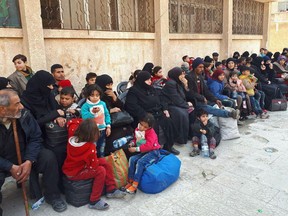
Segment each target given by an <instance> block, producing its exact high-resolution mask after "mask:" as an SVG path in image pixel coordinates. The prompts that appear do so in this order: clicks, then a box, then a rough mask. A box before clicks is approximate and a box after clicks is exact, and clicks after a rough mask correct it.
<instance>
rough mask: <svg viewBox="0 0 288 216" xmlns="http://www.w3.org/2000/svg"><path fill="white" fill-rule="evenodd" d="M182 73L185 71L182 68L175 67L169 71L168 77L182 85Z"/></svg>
mask: <svg viewBox="0 0 288 216" xmlns="http://www.w3.org/2000/svg"><path fill="white" fill-rule="evenodd" d="M182 72H183V70H182V69H181V68H180V67H174V68H172V69H171V70H169V71H168V77H169V78H170V79H172V80H174V81H176V82H177V83H178V84H180V85H182V82H181V81H180V80H179V76H180V75H181V74H182Z"/></svg>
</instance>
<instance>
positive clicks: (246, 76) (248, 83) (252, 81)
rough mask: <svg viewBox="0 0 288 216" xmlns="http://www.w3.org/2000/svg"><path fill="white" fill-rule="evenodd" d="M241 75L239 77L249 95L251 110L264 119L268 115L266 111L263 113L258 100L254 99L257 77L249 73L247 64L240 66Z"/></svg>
mask: <svg viewBox="0 0 288 216" xmlns="http://www.w3.org/2000/svg"><path fill="white" fill-rule="evenodd" d="M241 73H242V74H241V75H240V76H239V78H240V79H241V80H242V82H243V85H244V86H245V88H246V92H247V94H248V95H249V98H250V103H251V106H252V109H253V111H254V112H255V114H256V116H257V117H260V118H263V119H266V118H268V117H269V115H268V114H267V113H263V111H262V108H261V107H260V104H259V101H258V100H256V99H255V90H254V89H255V86H256V85H257V83H256V82H257V78H256V77H255V76H253V75H251V74H250V68H249V67H247V66H243V67H241Z"/></svg>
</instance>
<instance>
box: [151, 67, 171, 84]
mask: <svg viewBox="0 0 288 216" xmlns="http://www.w3.org/2000/svg"><path fill="white" fill-rule="evenodd" d="M151 81H152V85H153V86H154V87H156V88H161V89H162V88H163V86H164V85H165V82H166V81H167V79H166V78H165V77H164V75H163V71H162V67H160V66H155V67H154V68H153V71H152V77H151Z"/></svg>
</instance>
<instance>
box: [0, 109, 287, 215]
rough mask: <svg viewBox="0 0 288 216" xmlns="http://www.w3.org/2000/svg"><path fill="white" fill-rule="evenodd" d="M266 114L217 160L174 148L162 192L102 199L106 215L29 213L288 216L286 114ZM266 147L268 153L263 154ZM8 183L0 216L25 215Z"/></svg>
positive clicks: (45, 208) (220, 150)
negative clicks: (169, 181)
mask: <svg viewBox="0 0 288 216" xmlns="http://www.w3.org/2000/svg"><path fill="white" fill-rule="evenodd" d="M269 114H270V118H269V119H267V120H262V119H255V120H252V119H251V120H248V121H247V122H246V123H245V125H244V126H241V127H240V128H239V130H240V134H241V138H239V139H235V140H231V141H222V142H221V144H220V145H219V146H218V147H217V149H216V155H217V159H216V160H211V159H206V158H201V157H200V156H198V157H195V158H191V157H189V152H190V151H191V143H190V142H189V143H188V144H187V145H186V146H183V147H177V146H176V148H177V149H178V150H180V152H181V154H180V156H179V158H180V159H181V161H182V167H181V174H180V178H179V179H178V181H177V182H176V183H174V184H173V185H172V186H170V187H169V188H168V189H166V190H165V191H163V192H162V193H160V194H155V195H149V194H144V193H142V192H141V191H138V192H137V194H136V195H128V194H127V196H126V197H125V198H124V199H123V200H107V199H106V201H107V202H108V203H109V204H110V209H109V210H107V211H104V212H99V211H97V210H91V209H88V207H87V206H83V207H80V208H75V207H73V206H70V205H68V209H67V210H66V211H65V212H63V213H61V214H58V213H56V212H54V211H53V210H52V208H51V207H50V206H49V205H48V204H43V205H42V206H41V207H40V208H39V209H38V210H35V211H32V210H31V211H30V215H32V216H34V215H35V216H48V215H49V216H50V215H63V216H68V215H69V216H74V215H75V216H76V215H77V216H78V215H81V216H90V215H105V216H106V215H111V216H112V215H113V216H115V215H117V216H118V215H119V216H121V215H126V216H130V215H131V216H142V215H143V216H149V215H158V216H160V215H195V216H206V215H207V216H214V215H215V216H218V215H219V216H226V215H227V216H246V215H247V216H254V215H257V216H258V215H259V216H260V215H261V216H287V215H288V153H287V152H288V111H285V112H273V113H272V112H269ZM270 147H272V148H274V149H272V152H271V149H266V150H265V148H270ZM273 151H275V152H273ZM7 180H8V181H7ZM7 180H6V183H5V185H4V186H3V188H2V192H3V204H2V208H3V210H4V214H3V215H4V216H18V215H19V216H22V215H25V211H24V205H23V204H22V203H23V201H22V193H21V192H22V191H21V189H17V188H16V185H15V182H14V180H12V179H11V178H9V179H7Z"/></svg>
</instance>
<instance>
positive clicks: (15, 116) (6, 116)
mask: <svg viewBox="0 0 288 216" xmlns="http://www.w3.org/2000/svg"><path fill="white" fill-rule="evenodd" d="M20 117H21V111H19V112H18V113H17V114H14V115H13V114H12V113H7V114H5V115H4V116H2V115H0V118H7V119H14V118H15V119H19V118H20Z"/></svg>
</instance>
